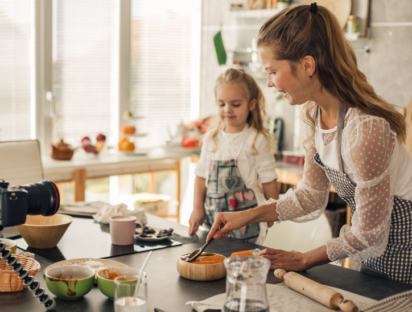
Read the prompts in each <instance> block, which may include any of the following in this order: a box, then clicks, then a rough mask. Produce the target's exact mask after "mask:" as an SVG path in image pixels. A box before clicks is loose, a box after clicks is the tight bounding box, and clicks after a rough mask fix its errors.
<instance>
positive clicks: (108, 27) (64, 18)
mask: <svg viewBox="0 0 412 312" xmlns="http://www.w3.org/2000/svg"><path fill="white" fill-rule="evenodd" d="M116 29H117V28H116V5H115V0H105V1H101V0H87V1H84V0H70V1H66V0H54V1H53V93H54V97H55V107H56V117H55V118H56V120H55V137H54V140H58V139H60V138H64V139H65V140H66V141H68V142H70V143H72V144H75V145H80V141H81V139H82V138H83V137H84V136H89V137H90V138H91V140H92V141H95V140H96V136H97V134H98V133H103V134H105V135H106V136H107V139H108V143H110V144H115V142H116V141H117V137H116V138H115V137H114V135H115V134H116V133H117V129H116V128H117V124H118V117H117V115H118V114H117V107H118V97H117V94H118V86H117V84H118V83H117V82H118V49H119V47H118V38H117V37H118V34H117V32H116Z"/></svg>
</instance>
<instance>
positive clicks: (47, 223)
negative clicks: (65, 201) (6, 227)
mask: <svg viewBox="0 0 412 312" xmlns="http://www.w3.org/2000/svg"><path fill="white" fill-rule="evenodd" d="M72 221H73V218H72V217H70V216H67V215H64V214H55V215H54V216H50V217H44V216H27V218H26V223H24V224H22V225H18V226H17V229H18V230H19V232H20V234H21V236H23V238H24V240H25V241H26V242H27V244H28V245H29V246H30V247H32V248H37V249H47V248H53V247H56V245H57V243H58V242H59V241H60V239H61V238H62V237H63V235H64V233H65V232H66V230H67V228H68V227H69V225H70V224H71V223H72Z"/></svg>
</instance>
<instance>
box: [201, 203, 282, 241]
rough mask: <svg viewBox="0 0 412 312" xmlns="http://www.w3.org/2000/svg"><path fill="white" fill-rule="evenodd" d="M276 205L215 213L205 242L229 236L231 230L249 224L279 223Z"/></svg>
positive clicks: (270, 204)
mask: <svg viewBox="0 0 412 312" xmlns="http://www.w3.org/2000/svg"><path fill="white" fill-rule="evenodd" d="M276 205H277V204H276V202H272V203H269V204H266V205H262V206H259V207H256V208H253V209H249V210H244V211H236V212H220V213H217V214H216V219H215V222H214V223H213V225H212V228H211V229H210V231H209V234H208V235H207V241H209V239H210V238H212V237H213V238H214V239H220V238H221V237H222V236H223V235H229V234H230V233H231V232H232V231H233V230H236V229H239V228H241V227H242V226H245V225H248V224H251V223H258V222H275V221H279V218H278V214H277V212H276Z"/></svg>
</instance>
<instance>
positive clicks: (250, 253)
mask: <svg viewBox="0 0 412 312" xmlns="http://www.w3.org/2000/svg"><path fill="white" fill-rule="evenodd" d="M230 256H231V257H237V256H253V254H252V250H246V251H238V252H234V253H232V254H231V255H230Z"/></svg>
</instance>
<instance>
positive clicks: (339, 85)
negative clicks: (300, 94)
mask: <svg viewBox="0 0 412 312" xmlns="http://www.w3.org/2000/svg"><path fill="white" fill-rule="evenodd" d="M257 44H258V46H268V47H273V49H272V50H273V53H274V57H275V59H276V60H286V61H288V63H289V64H290V66H291V69H292V73H295V72H296V64H297V63H298V62H300V61H301V60H302V59H303V58H304V57H305V56H307V55H310V56H312V57H313V58H314V59H315V62H316V70H315V73H314V75H316V76H317V78H318V79H319V81H320V83H321V87H322V88H325V89H326V90H327V91H328V92H329V93H331V94H332V95H334V96H335V97H336V98H338V99H339V100H340V101H342V102H343V103H344V104H345V105H347V106H348V107H356V108H358V109H359V110H361V111H362V112H364V113H365V114H368V115H373V116H377V117H382V118H384V119H385V120H386V121H387V122H389V124H390V125H391V127H392V128H393V129H394V130H395V131H396V133H397V135H398V138H400V139H401V140H402V141H403V142H404V141H405V137H406V129H405V119H404V118H403V116H402V114H400V113H399V112H398V111H396V109H395V107H394V105H392V104H389V103H388V102H386V101H385V100H384V99H382V98H381V97H380V96H378V95H377V94H376V93H375V91H374V90H373V88H372V86H371V85H370V84H369V83H368V82H367V80H366V76H365V75H364V74H363V73H362V72H361V71H360V70H359V69H358V66H357V61H356V56H355V51H354V50H353V48H352V46H351V44H350V43H349V42H348V41H347V40H346V39H345V37H344V35H343V31H342V29H341V27H340V25H339V22H338V20H337V19H336V17H335V16H334V15H333V14H332V13H331V12H330V11H329V10H328V9H326V8H325V7H322V6H318V7H317V11H316V10H314V12H312V9H311V6H310V5H298V6H294V7H291V8H288V9H285V10H283V11H281V12H279V13H278V14H276V15H275V16H273V17H272V18H271V19H269V20H268V21H267V22H266V23H265V24H264V25H263V26H262V27H261V28H260V31H259V36H258V42H257ZM316 108H317V105H316V104H315V103H313V102H308V103H306V104H305V106H304V108H303V116H304V118H303V120H304V122H305V123H307V124H308V125H309V126H310V127H311V128H312V135H311V136H310V137H309V138H307V139H306V140H305V142H304V145H305V143H306V142H308V141H310V140H312V139H313V137H314V135H315V121H314V119H313V116H314V110H315V109H316Z"/></svg>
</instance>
